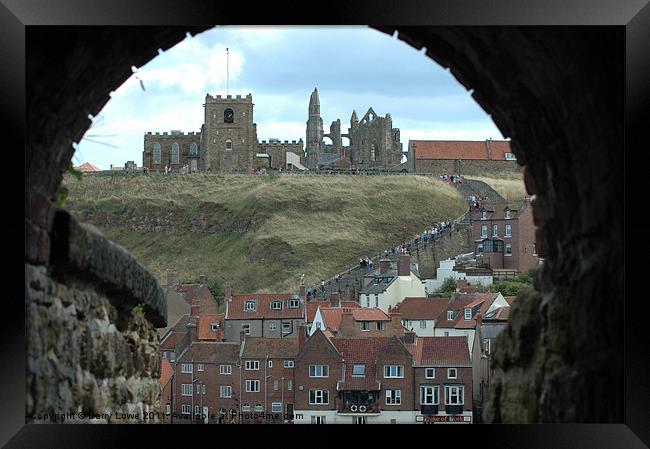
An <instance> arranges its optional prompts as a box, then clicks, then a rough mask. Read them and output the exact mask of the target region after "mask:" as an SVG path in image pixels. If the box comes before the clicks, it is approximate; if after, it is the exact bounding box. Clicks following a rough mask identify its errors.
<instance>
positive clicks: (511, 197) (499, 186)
mask: <svg viewBox="0 0 650 449" xmlns="http://www.w3.org/2000/svg"><path fill="white" fill-rule="evenodd" d="M466 178H467V179H475V180H477V181H483V182H484V183H486V184H487V185H489V186H490V187H492V188H493V189H494V190H496V191H497V193H498V194H499V195H501V196H502V197H504V198H505V199H506V200H507V201H508V202H510V204H512V205H515V206H520V205H521V203H522V202H523V198H524V196H526V186H525V185H524V176H523V174H521V173H504V174H503V175H501V176H499V177H488V176H466Z"/></svg>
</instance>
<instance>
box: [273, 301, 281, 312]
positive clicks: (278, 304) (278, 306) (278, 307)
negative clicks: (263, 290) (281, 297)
mask: <svg viewBox="0 0 650 449" xmlns="http://www.w3.org/2000/svg"><path fill="white" fill-rule="evenodd" d="M271 310H282V301H272V302H271Z"/></svg>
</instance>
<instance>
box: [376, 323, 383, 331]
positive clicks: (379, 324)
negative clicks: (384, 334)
mask: <svg viewBox="0 0 650 449" xmlns="http://www.w3.org/2000/svg"><path fill="white" fill-rule="evenodd" d="M377 330H378V331H383V330H384V323H383V322H382V321H377Z"/></svg>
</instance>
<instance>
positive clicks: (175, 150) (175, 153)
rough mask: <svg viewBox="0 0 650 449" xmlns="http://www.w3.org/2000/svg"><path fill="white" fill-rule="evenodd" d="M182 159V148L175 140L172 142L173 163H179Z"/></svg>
mask: <svg viewBox="0 0 650 449" xmlns="http://www.w3.org/2000/svg"><path fill="white" fill-rule="evenodd" d="M179 160H180V148H179V147H178V143H176V142H174V143H173V144H172V164H178V163H179Z"/></svg>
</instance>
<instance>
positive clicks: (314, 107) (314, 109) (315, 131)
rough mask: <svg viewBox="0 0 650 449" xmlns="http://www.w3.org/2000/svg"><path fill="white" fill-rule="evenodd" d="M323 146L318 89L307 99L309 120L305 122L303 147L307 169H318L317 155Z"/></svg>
mask: <svg viewBox="0 0 650 449" xmlns="http://www.w3.org/2000/svg"><path fill="white" fill-rule="evenodd" d="M322 146H323V119H322V118H321V116H320V100H319V98H318V89H316V88H314V91H313V92H312V94H311V97H310V98H309V119H308V120H307V142H306V145H305V163H306V164H307V168H309V169H310V170H314V169H316V168H318V159H319V155H320V154H321V152H322Z"/></svg>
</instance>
